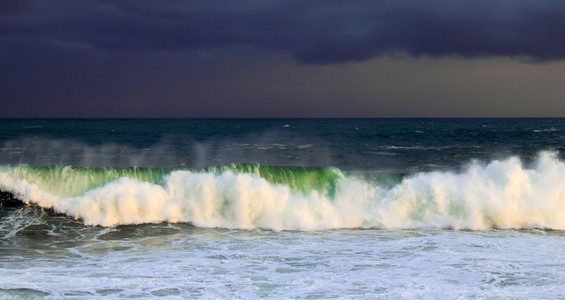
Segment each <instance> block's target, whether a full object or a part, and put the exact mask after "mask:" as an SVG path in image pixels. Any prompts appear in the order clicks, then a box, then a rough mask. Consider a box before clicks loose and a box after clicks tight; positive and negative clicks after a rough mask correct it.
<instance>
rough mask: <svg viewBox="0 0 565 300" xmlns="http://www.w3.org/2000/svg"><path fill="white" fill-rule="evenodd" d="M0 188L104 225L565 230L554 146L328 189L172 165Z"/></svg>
mask: <svg viewBox="0 0 565 300" xmlns="http://www.w3.org/2000/svg"><path fill="white" fill-rule="evenodd" d="M20 175H21V174H20ZM0 189H2V190H5V191H10V192H12V193H14V194H15V195H16V196H17V197H18V198H19V199H21V200H22V201H24V202H26V203H34V204H37V205H40V206H42V207H47V208H53V209H54V210H56V211H58V212H61V213H65V214H67V215H70V216H73V217H75V218H79V219H81V220H83V221H84V223H85V224H88V225H102V226H113V225H118V224H140V223H157V222H189V223H193V224H195V225H197V226H203V227H224V228H245V229H253V228H268V229H274V230H321V229H333V228H454V229H473V230H482V229H488V228H534V227H535V228H552V229H565V219H564V218H563V217H562V216H563V215H564V214H565V163H564V162H562V161H559V160H558V158H557V154H556V153H551V152H543V153H541V154H540V155H539V157H538V159H537V160H536V161H535V163H534V164H533V165H532V166H531V168H526V167H525V166H524V165H523V164H522V162H521V161H520V160H519V159H518V158H515V157H512V158H508V159H506V160H500V161H493V162H490V163H488V164H480V163H473V164H471V165H470V166H469V167H468V168H466V169H465V170H464V171H463V172H460V173H455V172H426V173H418V174H415V175H413V176H411V177H407V178H405V179H404V180H402V181H401V182H400V183H399V184H397V185H396V186H394V187H392V188H383V187H380V186H379V184H378V182H376V183H375V182H369V181H367V180H363V179H360V178H356V177H351V176H350V177H346V178H343V179H338V182H337V190H336V193H335V194H334V195H330V194H325V193H322V192H320V191H317V190H313V191H310V192H307V193H303V192H299V191H296V190H293V189H291V188H290V187H288V186H285V185H277V184H273V183H270V182H268V181H267V180H265V179H263V178H260V177H258V176H256V175H252V174H234V173H232V172H229V171H227V172H224V173H221V174H213V173H203V172H201V173H198V172H190V171H174V172H172V173H171V174H170V175H168V176H167V177H165V178H164V181H163V182H162V183H161V184H155V183H150V182H143V181H140V180H136V179H132V178H127V177H122V178H119V179H117V180H113V181H111V182H109V183H106V184H104V185H103V186H100V187H97V188H94V189H91V190H89V191H87V192H85V193H83V194H81V195H78V196H76V195H73V196H69V195H65V193H63V192H60V191H59V192H58V193H54V192H50V191H48V190H46V189H45V188H43V187H42V186H41V185H39V184H38V183H37V182H35V181H34V180H33V178H31V177H30V178H25V176H24V177H23V178H22V176H14V173H13V172H10V170H6V169H4V170H3V171H1V172H0Z"/></svg>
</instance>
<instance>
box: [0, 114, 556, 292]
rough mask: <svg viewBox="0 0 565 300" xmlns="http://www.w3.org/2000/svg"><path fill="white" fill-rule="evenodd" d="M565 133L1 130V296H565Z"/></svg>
mask: <svg viewBox="0 0 565 300" xmlns="http://www.w3.org/2000/svg"><path fill="white" fill-rule="evenodd" d="M564 154H565V119H265V120H261V119H251V120H239V119H238V120H229V119H171V120H168V119H159V120H147V119H127V120H105V119H102V120H72V119H65V120H41V119H14V120H0V191H1V193H0V203H1V206H0V298H8V299H10V298H26V299H28V298H57V299H59V298H75V299H85V298H100V297H103V296H107V297H111V298H147V297H160V298H170V299H175V298H242V299H254V298H321V299H326V298H383V299H390V298H392V299H397V298H427V299H437V298H440V299H453V298H498V297H500V298H547V299H555V298H565V160H564Z"/></svg>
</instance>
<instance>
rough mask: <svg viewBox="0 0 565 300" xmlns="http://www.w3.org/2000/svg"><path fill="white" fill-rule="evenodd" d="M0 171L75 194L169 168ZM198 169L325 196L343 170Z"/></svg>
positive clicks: (156, 178)
mask: <svg viewBox="0 0 565 300" xmlns="http://www.w3.org/2000/svg"><path fill="white" fill-rule="evenodd" d="M0 171H2V172H6V173H8V174H9V176H10V177H12V178H17V179H19V180H22V181H26V182H28V183H33V184H35V185H37V186H38V187H39V188H40V189H42V190H44V191H47V192H50V193H52V194H55V195H59V196H66V197H76V196H80V195H83V194H84V193H85V192H87V191H89V190H92V189H95V188H97V187H100V186H103V185H105V184H106V183H108V182H112V181H114V180H117V179H119V178H122V177H127V178H132V179H136V180H139V181H143V182H150V183H154V184H161V183H163V182H164V177H166V176H167V175H168V174H170V173H171V171H173V170H171V169H157V168H136V167H132V168H80V167H72V166H51V167H31V166H28V165H18V166H2V167H0ZM201 172H204V173H207V172H210V173H213V174H217V175H219V174H221V173H224V172H231V173H233V174H250V175H254V176H258V177H261V178H263V179H265V180H267V181H268V182H270V183H273V184H280V185H286V186H288V187H289V188H291V189H293V190H296V191H299V192H302V193H305V194H306V193H309V192H311V191H314V190H316V191H318V192H320V193H324V194H328V195H329V196H334V195H335V193H336V185H337V180H338V179H340V178H344V177H345V174H344V173H343V172H342V171H340V170H339V169H337V168H304V167H279V166H265V165H260V164H232V165H226V166H218V167H210V168H206V169H204V170H202V171H201Z"/></svg>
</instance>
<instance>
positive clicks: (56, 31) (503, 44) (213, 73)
mask: <svg viewBox="0 0 565 300" xmlns="http://www.w3.org/2000/svg"><path fill="white" fill-rule="evenodd" d="M0 101H1V103H2V107H1V108H0V117H565V1H561V0H555V1H541V0H540V1H531V0H527V1H526V0H520V1H510V0H498V1H492V0H484V1H481V0H472V1H460V0H445V1H434V0H432V1H421V0H412V1H402V0H392V1H328V0H321V1H264V0H255V1H213V0H207V1H180V0H179V1H143V0H130V1H116V0H91V1H81V0H67V1H39V0H37V1H33V0H1V1H0Z"/></svg>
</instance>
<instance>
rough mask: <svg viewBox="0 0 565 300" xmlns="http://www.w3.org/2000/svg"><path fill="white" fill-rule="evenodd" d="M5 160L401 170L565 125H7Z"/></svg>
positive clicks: (449, 164)
mask: <svg viewBox="0 0 565 300" xmlns="http://www.w3.org/2000/svg"><path fill="white" fill-rule="evenodd" d="M0 146H1V148H0V164H19V163H25V164H30V165H36V166H48V165H75V166H85V167H128V166H139V167H171V168H188V169H194V168H204V167H208V166H217V165H225V164H230V163H260V164H267V165H277V166H316V167H324V166H334V167H338V168H340V169H343V170H348V171H351V170H358V171H372V172H374V171H377V172H400V173H412V172H415V171H429V170H434V169H446V168H458V167H461V166H463V165H465V164H467V163H469V162H470V161H471V160H473V159H478V160H482V161H490V160H493V159H501V158H505V157H508V156H519V157H520V158H521V159H523V160H524V161H526V162H527V161H529V160H531V159H533V158H534V157H535V156H536V155H537V153H539V152H540V151H542V150H554V151H559V152H563V151H561V150H563V149H564V147H565V119H157V120H147V119H123V120H114V119H110V120H106V119H99V120H72V119H71V120H67V119H65V120H35V119H31V120H27V119H21V120H0Z"/></svg>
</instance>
